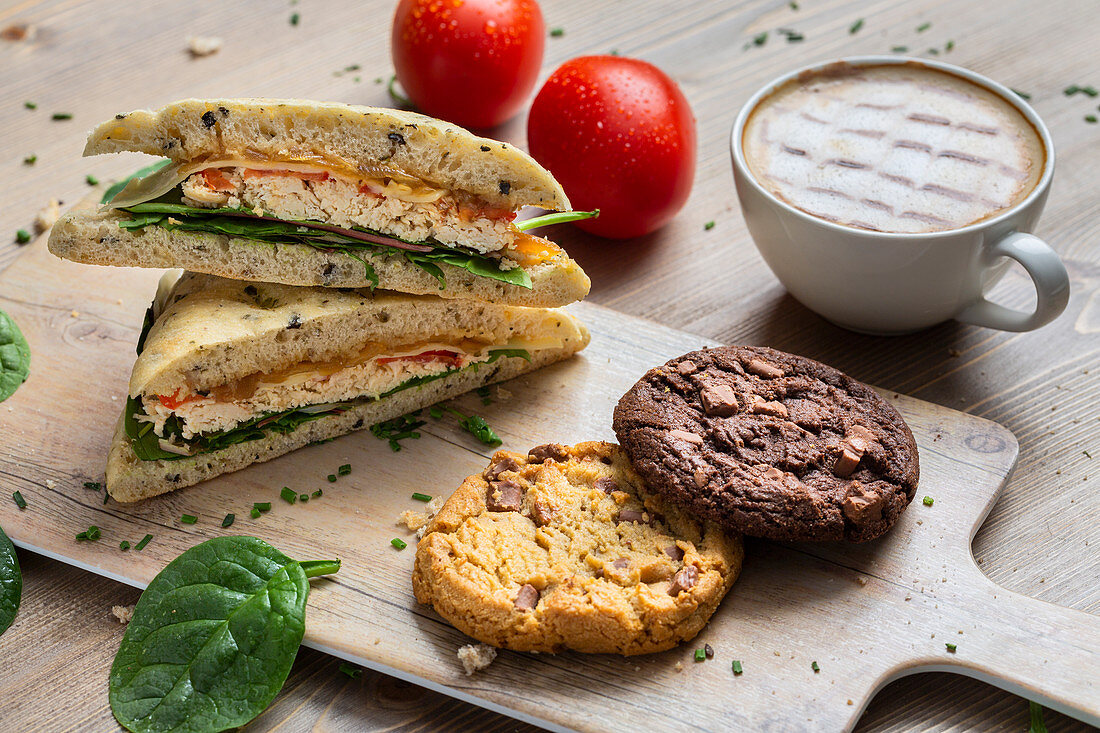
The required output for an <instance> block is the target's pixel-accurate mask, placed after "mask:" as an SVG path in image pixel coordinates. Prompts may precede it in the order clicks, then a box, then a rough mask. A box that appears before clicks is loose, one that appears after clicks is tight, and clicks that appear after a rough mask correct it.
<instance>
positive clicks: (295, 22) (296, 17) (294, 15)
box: [290, 13, 302, 25]
mask: <svg viewBox="0 0 1100 733" xmlns="http://www.w3.org/2000/svg"><path fill="white" fill-rule="evenodd" d="M301 19H302V16H300V15H298V14H297V13H291V14H290V24H291V25H298V21H300V20H301Z"/></svg>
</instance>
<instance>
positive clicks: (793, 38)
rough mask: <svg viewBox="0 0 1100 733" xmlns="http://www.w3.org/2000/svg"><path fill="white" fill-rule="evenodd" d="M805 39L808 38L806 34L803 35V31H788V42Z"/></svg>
mask: <svg viewBox="0 0 1100 733" xmlns="http://www.w3.org/2000/svg"><path fill="white" fill-rule="evenodd" d="M805 40H806V36H804V35H802V34H801V33H788V34H787V43H798V42H799V41H805Z"/></svg>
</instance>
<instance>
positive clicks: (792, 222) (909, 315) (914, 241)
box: [731, 56, 1069, 334]
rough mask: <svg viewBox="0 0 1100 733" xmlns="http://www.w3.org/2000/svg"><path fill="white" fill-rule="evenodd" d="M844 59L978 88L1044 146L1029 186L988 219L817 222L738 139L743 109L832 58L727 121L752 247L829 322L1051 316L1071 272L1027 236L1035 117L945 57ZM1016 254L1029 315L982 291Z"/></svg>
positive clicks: (1019, 322)
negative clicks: (913, 227) (898, 229)
mask: <svg viewBox="0 0 1100 733" xmlns="http://www.w3.org/2000/svg"><path fill="white" fill-rule="evenodd" d="M840 61H841V62H844V63H848V64H852V65H856V66H858V65H875V66H881V65H886V64H906V63H909V64H913V63H915V64H921V65H924V66H927V67H929V68H932V69H939V70H941V71H946V72H948V73H951V74H954V75H956V76H961V77H963V78H965V79H968V80H970V81H971V82H973V83H975V84H977V85H979V86H982V87H985V88H986V89H989V90H991V91H993V92H994V93H996V94H997V95H998V96H1001V97H1003V98H1004V99H1006V100H1007V101H1008V102H1009V103H1010V104H1012V105H1013V106H1015V107H1016V108H1017V109H1018V110H1020V113H1021V114H1023V115H1024V117H1025V118H1027V120H1028V121H1029V122H1030V123H1031V124H1032V125H1034V127H1035V129H1036V130H1037V131H1038V133H1039V136H1040V138H1041V139H1042V142H1043V146H1044V147H1045V149H1046V164H1045V166H1044V168H1043V172H1042V176H1041V177H1040V179H1039V182H1038V183H1037V184H1036V186H1035V188H1034V189H1033V190H1032V191H1031V193H1029V194H1028V195H1027V197H1026V198H1024V199H1023V200H1022V201H1020V202H1019V203H1018V204H1016V205H1015V206H1013V207H1012V208H1010V209H1008V210H1006V211H1003V212H1001V213H1000V214H997V215H996V216H993V217H990V218H989V219H984V220H982V221H979V222H976V223H974V224H970V225H968V226H964V227H960V228H957V229H950V230H947V231H937V232H923V233H918V234H908V233H893V232H874V231H867V230H863V229H856V228H853V227H847V226H843V225H840V224H835V223H833V222H829V221H826V220H824V219H819V218H817V217H815V216H812V215H810V214H807V213H806V212H804V211H802V210H800V209H797V208H795V207H793V206H791V205H790V204H787V203H786V202H784V201H782V200H780V199H779V198H777V197H776V196H775V195H773V194H772V193H771V192H770V191H768V190H767V189H766V188H764V187H763V186H762V185H761V184H760V183H759V182H758V181H757V180H756V178H755V177H753V175H752V173H751V172H750V171H749V167H748V165H747V163H746V161H745V153H744V149H743V147H742V137H743V133H744V127H745V123H746V121H747V120H748V118H749V115H750V113H751V112H752V111H753V109H755V108H756V106H757V104H759V103H760V101H761V100H762V99H764V98H765V97H766V96H767V95H768V94H770V93H771V92H772V91H773V90H774V89H776V88H777V87H779V86H781V85H782V84H784V83H785V82H787V81H788V80H790V79H792V78H794V77H796V76H798V75H799V74H804V73H806V72H812V71H816V70H818V69H821V68H822V67H825V66H828V65H830V64H835V63H837V61H829V62H826V63H820V64H814V65H812V66H807V67H805V68H802V69H798V70H796V71H793V72H791V73H789V74H785V75H784V76H782V77H780V78H778V79H776V80H774V81H772V82H771V83H770V84H768V85H767V86H765V87H764V88H763V89H761V90H760V91H758V92H757V93H756V94H754V95H753V96H752V98H750V99H749V101H748V102H746V103H745V106H744V107H742V109H741V112H740V114H739V115H738V116H737V122H735V123H734V126H733V134H732V140H731V148H732V154H733V177H734V182H735V183H736V185H737V195H738V198H739V199H740V201H741V212H742V214H743V215H744V217H745V223H746V224H747V225H748V228H749V232H750V233H751V234H752V238H753V241H754V242H755V243H756V246H757V248H758V249H759V250H760V254H761V255H762V256H763V257H764V260H765V261H766V262H767V263H768V266H769V267H771V269H772V272H774V273H775V275H776V277H778V278H779V280H780V282H782V283H783V285H784V286H785V287H786V288H787V290H788V291H789V292H790V293H791V295H793V296H794V297H795V298H797V299H798V300H799V301H801V302H802V304H803V305H805V306H806V307H808V308H810V309H811V310H814V311H816V312H817V313H819V314H820V315H822V316H824V317H825V318H827V319H828V320H830V321H832V322H834V323H836V324H837V325H840V326H843V327H845V328H849V329H851V330H853V331H861V332H864V333H874V334H901V333H909V332H912V331H916V330H919V329H922V328H926V327H928V326H932V325H935V324H937V323H940V322H942V321H946V320H950V319H952V318H955V319H957V320H959V321H963V322H964V323H972V324H974V325H978V326H986V327H988V328H999V329H1002V330H1005V331H1030V330H1032V329H1035V328H1039V327H1040V326H1043V325H1045V324H1047V323H1049V322H1050V321H1052V320H1054V319H1055V318H1057V317H1058V315H1059V314H1061V313H1062V311H1064V310H1065V308H1066V303H1067V302H1068V301H1069V277H1068V275H1067V274H1066V268H1065V266H1064V265H1063V264H1062V261H1061V260H1060V259H1059V257H1058V255H1057V254H1055V252H1054V250H1052V249H1051V248H1050V247H1049V246H1048V245H1047V244H1046V243H1045V242H1043V241H1042V240H1041V239H1039V238H1038V237H1036V236H1034V235H1032V234H1030V232H1031V231H1032V230H1033V229H1034V228H1035V225H1036V223H1037V222H1038V220H1039V214H1040V213H1042V210H1043V205H1044V204H1045V203H1046V198H1047V193H1048V192H1049V191H1050V181H1051V178H1052V177H1053V175H1054V144H1053V142H1052V141H1051V138H1050V132H1049V131H1048V130H1047V128H1046V126H1045V125H1044V124H1043V122H1042V120H1040V119H1039V116H1038V115H1037V114H1035V111H1034V110H1032V109H1031V107H1030V106H1028V105H1027V104H1025V103H1024V102H1023V101H1021V100H1020V99H1019V97H1018V96H1017V95H1016V94H1015V93H1013V92H1012V91H1011V90H1009V89H1007V88H1005V87H1003V86H1001V85H1000V84H998V83H996V82H994V81H991V80H989V79H987V78H985V77H983V76H980V75H979V74H975V73H974V72H972V71H968V70H966V69H963V68H959V67H957V66H952V65H950V64H944V63H939V62H936V61H928V60H925V59H912V58H901V57H897V56H859V57H855V58H846V59H841V60H840ZM1011 260H1016V261H1017V262H1019V263H1020V264H1021V265H1023V267H1024V269H1025V270H1027V272H1028V274H1029V275H1030V276H1031V278H1032V280H1033V281H1034V283H1035V291H1036V294H1037V296H1038V298H1037V302H1036V305H1035V310H1034V311H1033V312H1031V313H1025V312H1023V311H1019V310H1014V309H1011V308H1007V307H1005V306H1003V305H998V304H996V303H993V302H991V301H989V300H987V299H986V298H985V296H984V293H985V292H986V291H987V290H988V289H989V288H991V287H992V286H993V285H994V283H996V282H997V281H998V280H999V279H1000V278H1001V276H1002V275H1004V273H1005V271H1006V270H1007V269H1008V266H1009V264H1010V263H1011Z"/></svg>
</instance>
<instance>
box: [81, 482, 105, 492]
mask: <svg viewBox="0 0 1100 733" xmlns="http://www.w3.org/2000/svg"><path fill="white" fill-rule="evenodd" d="M84 488H85V489H88V490H89V491H99V490H100V489H102V488H103V486H102V485H101V484H100V483H99V482H98V481H85V482H84Z"/></svg>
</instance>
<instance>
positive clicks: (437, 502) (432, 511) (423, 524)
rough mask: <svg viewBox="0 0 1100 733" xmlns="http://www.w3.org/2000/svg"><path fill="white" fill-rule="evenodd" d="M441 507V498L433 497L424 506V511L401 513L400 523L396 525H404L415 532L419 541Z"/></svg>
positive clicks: (410, 510)
mask: <svg viewBox="0 0 1100 733" xmlns="http://www.w3.org/2000/svg"><path fill="white" fill-rule="evenodd" d="M442 507H443V497H442V496H433V497H432V500H431V501H429V502H428V503H427V504H426V505H424V511H422V512H418V511H415V510H412V509H409V510H408V511H404V512H401V516H400V521H399V522H398V524H404V525H405V526H406V527H407V528H409V529H410V530H412V531H414V532H416V538H417V539H420V538H422V537H423V536H424V530H426V529H427V528H428V524H429V523H430V522H431V521H432V518H433V517H435V515H436V512H438V511H439V510H440V509H441V508H442Z"/></svg>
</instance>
